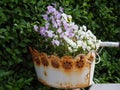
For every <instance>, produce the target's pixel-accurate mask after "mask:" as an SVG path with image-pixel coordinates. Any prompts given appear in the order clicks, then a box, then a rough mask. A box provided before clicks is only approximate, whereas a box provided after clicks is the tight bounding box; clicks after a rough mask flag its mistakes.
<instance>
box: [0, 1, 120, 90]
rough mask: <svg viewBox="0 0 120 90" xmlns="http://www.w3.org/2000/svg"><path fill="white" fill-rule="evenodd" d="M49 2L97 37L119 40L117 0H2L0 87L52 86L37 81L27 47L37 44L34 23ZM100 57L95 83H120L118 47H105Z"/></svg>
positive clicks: (13, 89)
mask: <svg viewBox="0 0 120 90" xmlns="http://www.w3.org/2000/svg"><path fill="white" fill-rule="evenodd" d="M51 3H56V4H57V5H59V6H62V7H63V8H64V10H65V12H66V13H67V14H71V15H72V16H73V20H74V21H75V22H76V24H79V25H86V26H87V27H88V28H89V29H90V30H92V31H93V33H94V34H95V35H96V36H97V37H98V39H101V40H102V41H107V40H108V41H120V18H119V16H120V2H119V0H110V1H108V0H58V1H55V0H46V1H45V0H22V1H21V0H1V1H0V90H50V89H51V88H49V87H46V86H44V85H42V84H41V83H39V82H38V80H37V78H36V74H35V71H34V66H33V63H32V59H31V56H30V53H29V50H28V46H33V47H34V48H35V47H37V45H38V43H39V41H38V40H37V38H39V36H38V35H36V34H35V32H33V24H34V22H35V21H38V22H41V15H42V14H43V13H44V12H45V10H46V6H48V5H50V4H51ZM39 45H40V44H39ZM100 56H101V62H100V63H99V64H98V65H96V68H95V75H94V82H95V83H120V68H119V64H120V49H118V48H104V49H103V50H102V52H101V53H100ZM51 90H53V88H52V89H51ZM55 90H58V89H55Z"/></svg>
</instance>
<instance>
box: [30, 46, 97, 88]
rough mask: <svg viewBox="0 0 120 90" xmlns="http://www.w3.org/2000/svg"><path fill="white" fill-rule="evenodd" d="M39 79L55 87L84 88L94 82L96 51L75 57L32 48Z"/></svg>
mask: <svg viewBox="0 0 120 90" xmlns="http://www.w3.org/2000/svg"><path fill="white" fill-rule="evenodd" d="M30 51H31V54H32V58H33V62H34V67H35V71H36V74H37V78H38V80H39V81H40V82H41V83H43V84H45V85H48V86H50V87H55V88H83V87H88V86H90V85H91V84H92V79H93V74H94V67H95V53H94V52H90V53H89V54H87V55H84V54H79V55H77V56H76V57H75V58H73V57H71V56H63V57H61V58H59V57H58V56H55V55H47V54H46V53H39V52H38V51H37V50H35V49H34V50H33V49H32V48H30Z"/></svg>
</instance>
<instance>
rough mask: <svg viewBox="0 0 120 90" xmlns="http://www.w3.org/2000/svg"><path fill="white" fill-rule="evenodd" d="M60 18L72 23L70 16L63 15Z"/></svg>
mask: <svg viewBox="0 0 120 90" xmlns="http://www.w3.org/2000/svg"><path fill="white" fill-rule="evenodd" d="M62 17H63V19H64V20H65V21H66V22H72V16H71V15H67V14H65V13H63V14H62Z"/></svg>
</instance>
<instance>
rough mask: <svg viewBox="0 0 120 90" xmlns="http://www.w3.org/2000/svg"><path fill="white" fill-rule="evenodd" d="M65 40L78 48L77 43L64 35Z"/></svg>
mask: <svg viewBox="0 0 120 90" xmlns="http://www.w3.org/2000/svg"><path fill="white" fill-rule="evenodd" d="M64 40H65V41H66V42H67V43H68V44H69V45H70V46H71V47H72V48H78V47H77V44H76V43H75V42H74V41H73V40H72V39H70V38H68V37H66V36H64Z"/></svg>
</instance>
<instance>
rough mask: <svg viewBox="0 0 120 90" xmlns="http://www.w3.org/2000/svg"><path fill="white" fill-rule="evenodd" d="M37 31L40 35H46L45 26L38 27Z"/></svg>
mask: <svg viewBox="0 0 120 90" xmlns="http://www.w3.org/2000/svg"><path fill="white" fill-rule="evenodd" d="M39 31H40V34H41V35H42V36H46V30H45V27H40V29H39Z"/></svg>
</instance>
